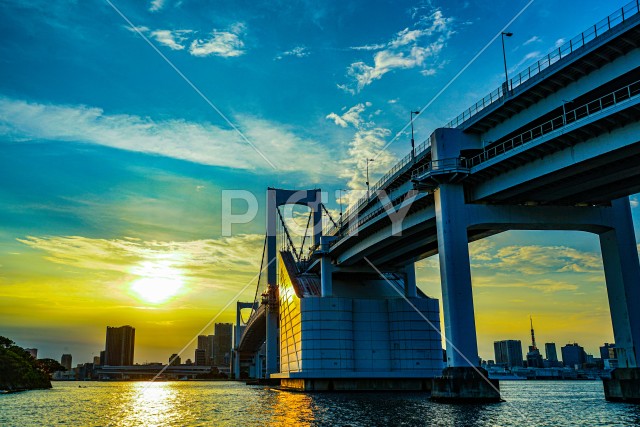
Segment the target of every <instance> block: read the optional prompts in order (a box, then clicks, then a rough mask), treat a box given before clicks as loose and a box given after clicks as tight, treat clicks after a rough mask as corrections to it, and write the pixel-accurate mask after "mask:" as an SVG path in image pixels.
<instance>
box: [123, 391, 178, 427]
mask: <svg viewBox="0 0 640 427" xmlns="http://www.w3.org/2000/svg"><path fill="white" fill-rule="evenodd" d="M132 386H133V390H132V394H131V398H130V404H129V405H128V409H127V410H125V411H124V413H122V414H121V417H120V418H119V419H118V423H117V424H118V425H121V426H140V425H144V426H165V425H171V424H173V423H175V422H176V421H178V420H180V419H184V418H185V415H186V414H184V413H182V412H183V411H184V409H185V408H184V407H183V406H182V405H176V399H177V397H178V391H177V390H176V389H175V388H174V387H173V386H172V383H165V382H153V383H151V382H139V383H133V384H132Z"/></svg>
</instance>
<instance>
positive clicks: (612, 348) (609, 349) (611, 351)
mask: <svg viewBox="0 0 640 427" xmlns="http://www.w3.org/2000/svg"><path fill="white" fill-rule="evenodd" d="M617 357H618V356H617V354H616V345H615V344H609V343H604V345H603V346H602V347H600V358H601V359H602V360H607V359H616V358H617Z"/></svg>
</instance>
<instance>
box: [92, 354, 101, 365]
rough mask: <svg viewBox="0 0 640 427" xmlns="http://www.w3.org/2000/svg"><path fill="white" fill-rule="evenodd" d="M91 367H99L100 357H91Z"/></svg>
mask: <svg viewBox="0 0 640 427" xmlns="http://www.w3.org/2000/svg"><path fill="white" fill-rule="evenodd" d="M93 365H94V366H98V365H100V356H93Z"/></svg>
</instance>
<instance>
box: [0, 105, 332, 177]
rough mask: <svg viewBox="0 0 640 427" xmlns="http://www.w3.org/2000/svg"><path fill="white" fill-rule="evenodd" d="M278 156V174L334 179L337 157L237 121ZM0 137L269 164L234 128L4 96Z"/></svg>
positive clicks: (280, 132) (257, 166)
mask: <svg viewBox="0 0 640 427" xmlns="http://www.w3.org/2000/svg"><path fill="white" fill-rule="evenodd" d="M233 119H234V121H235V122H236V123H238V126H239V127H240V128H241V129H242V131H243V132H244V134H245V135H247V137H248V138H250V139H251V140H252V141H255V144H256V145H257V146H259V148H260V149H261V150H263V151H265V152H268V153H270V154H271V155H272V158H273V159H275V163H276V164H277V167H278V169H280V170H282V171H289V172H296V171H298V172H303V173H305V174H309V175H313V176H316V177H318V176H324V177H327V178H328V177H329V176H330V174H331V172H330V171H327V170H326V164H330V163H331V161H330V159H331V157H332V153H330V151H329V150H327V148H326V147H324V146H322V145H321V144H320V143H318V142H316V141H313V140H310V139H304V138H302V137H300V136H298V135H297V132H296V131H295V129H293V128H291V127H289V126H287V125H284V124H280V123H275V122H271V121H268V120H264V119H261V118H259V117H255V116H251V115H238V116H236V117H234V118H233ZM0 132H2V133H3V134H4V135H6V136H7V137H9V138H12V139H14V140H17V141H21V140H30V139H43V140H52V141H69V142H79V143H89V144H97V145H103V146H107V147H112V148H117V149H121V150H127V151H135V152H141V153H147V154H153V155H160V156H165V157H170V158H174V159H180V160H186V161H190V162H194V163H200V164H205V165H212V166H224V167H230V168H237V169H247V170H263V169H264V168H265V167H266V166H265V164H264V162H263V160H262V159H261V158H260V157H259V156H258V154H256V152H255V151H254V150H253V149H252V148H251V147H250V146H248V145H247V144H245V143H244V142H243V141H242V140H241V138H240V136H239V135H238V134H237V133H236V132H235V131H234V130H232V129H230V128H228V129H224V128H221V127H218V126H215V125H213V124H211V123H207V122H189V121H186V120H182V119H170V120H161V121H157V120H153V119H151V118H148V117H141V116H136V115H128V114H107V113H105V112H104V111H103V110H102V109H100V108H95V107H87V106H82V105H80V106H77V105H76V106H73V105H71V106H68V105H51V104H39V103H31V102H26V101H23V100H15V99H10V98H2V97H0Z"/></svg>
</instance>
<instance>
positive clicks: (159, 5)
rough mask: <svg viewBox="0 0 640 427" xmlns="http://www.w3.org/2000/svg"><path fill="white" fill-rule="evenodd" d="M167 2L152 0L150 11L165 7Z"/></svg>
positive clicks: (164, 0)
mask: <svg viewBox="0 0 640 427" xmlns="http://www.w3.org/2000/svg"><path fill="white" fill-rule="evenodd" d="M165 3H166V0H151V3H150V4H149V11H150V12H157V11H159V10H161V9H162V8H164V6H165Z"/></svg>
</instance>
